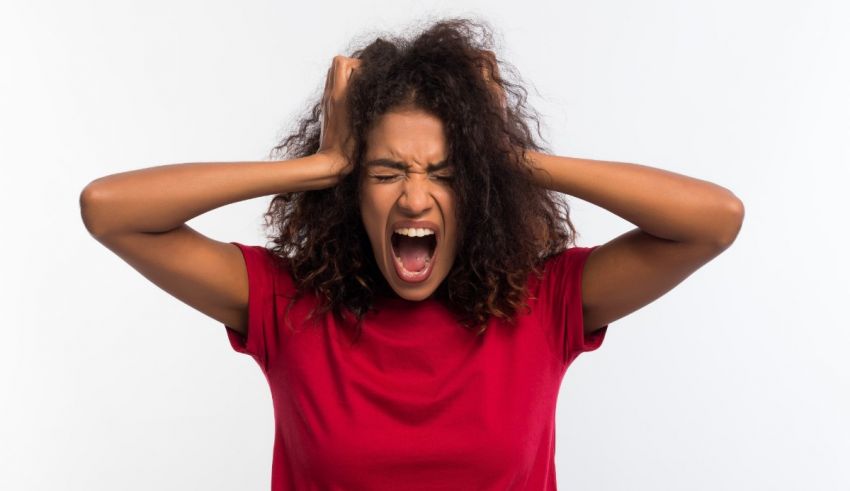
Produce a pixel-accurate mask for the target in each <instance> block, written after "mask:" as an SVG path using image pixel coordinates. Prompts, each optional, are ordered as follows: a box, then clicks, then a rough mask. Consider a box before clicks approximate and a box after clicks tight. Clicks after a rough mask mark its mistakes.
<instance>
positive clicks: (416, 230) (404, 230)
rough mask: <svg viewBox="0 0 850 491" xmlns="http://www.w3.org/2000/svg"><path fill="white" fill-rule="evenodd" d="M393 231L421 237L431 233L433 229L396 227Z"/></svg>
mask: <svg viewBox="0 0 850 491" xmlns="http://www.w3.org/2000/svg"><path fill="white" fill-rule="evenodd" d="M395 233H397V234H401V235H407V236H408V237H422V236H425V235H433V234H434V231H433V230H431V229H429V228H397V229H395Z"/></svg>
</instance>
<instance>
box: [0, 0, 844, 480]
mask: <svg viewBox="0 0 850 491" xmlns="http://www.w3.org/2000/svg"><path fill="white" fill-rule="evenodd" d="M452 5H453V6H449V2H434V3H432V4H431V6H429V7H428V8H423V7H421V6H420V2H399V1H383V2H380V1H379V2H368V3H367V2H362V3H358V2H338V3H337V4H333V5H331V4H325V3H322V2H272V1H265V2H262V1H244V0H240V1H238V2H237V1H232V2H223V1H167V2H166V1H138V2H127V1H115V0H109V1H106V0H101V1H79V2H47V1H13V2H9V1H4V2H3V3H2V7H0V63H2V74H1V75H0V146H2V148H0V151H2V153H0V162H2V164H0V166H2V167H0V171H1V172H2V174H1V175H0V181H2V184H3V185H2V192H0V200H2V201H0V214H2V215H0V219H2V222H0V223H2V226H3V231H4V232H3V240H2V241H0V247H2V251H0V252H2V259H3V266H2V283H0V286H2V295H0V301H2V312H3V314H4V316H5V318H4V320H3V322H2V323H0V326H2V327H0V329H2V342H0V488H2V489H6V490H54V489H63V490H116V489H122V490H152V489H157V490H188V489H209V490H212V489H215V490H265V489H268V486H269V478H270V466H271V457H272V442H273V415H272V406H271V398H270V394H269V391H268V387H267V384H266V380H265V379H264V378H263V376H262V373H261V372H260V370H259V368H258V367H257V365H256V364H255V363H254V361H253V360H252V359H251V358H250V357H248V356H245V355H241V354H238V353H235V352H233V351H232V350H231V348H230V346H229V343H228V341H227V339H226V335H225V330H224V327H223V326H222V325H220V324H218V323H217V322H215V321H213V320H212V319H210V318H208V317H206V316H204V315H203V314H201V313H199V312H197V311H195V310H193V309H191V308H189V307H187V306H185V305H184V304H182V303H180V302H179V301H178V300H176V299H174V298H173V297H171V296H170V295H168V294H167V293H165V292H164V291H162V290H160V289H159V288H157V287H155V286H154V285H153V284H151V283H150V282H148V281H147V280H146V279H145V278H144V277H142V276H141V275H140V274H139V273H137V272H136V271H135V270H133V269H132V268H131V267H130V266H128V265H127V264H126V263H124V262H123V261H122V260H121V259H120V258H119V257H117V256H115V255H114V254H112V253H111V252H110V251H109V250H107V249H106V248H104V247H103V246H101V245H100V244H99V243H98V242H96V241H95V240H94V239H93V238H91V237H90V236H89V234H88V233H87V231H86V230H85V228H84V226H83V223H82V220H81V219H80V215H79V207H78V197H79V193H80V191H81V190H82V188H83V187H84V186H85V185H86V184H87V183H88V182H90V181H91V180H93V179H95V178H97V177H100V176H104V175H107V174H112V173H116V172H121V171H125V170H130V169H136V168H141V167H149V166H153V165H161V164H166V163H184V162H204V161H246V160H263V159H265V158H266V155H267V153H268V151H269V150H270V149H271V147H272V146H273V145H274V144H275V143H276V142H277V140H278V137H279V136H280V135H281V134H282V133H283V131H284V130H286V129H288V126H289V124H290V123H291V122H292V121H293V118H294V116H295V115H296V114H298V113H300V112H301V111H302V110H303V109H305V108H306V107H307V103H308V102H310V103H311V102H313V101H314V100H315V99H316V98H317V97H319V95H320V91H321V89H322V84H323V83H324V76H325V71H326V69H327V67H328V65H329V63H330V60H331V58H332V57H333V55H335V54H350V50H349V51H346V50H347V49H349V48H350V44H351V42H352V41H353V40H357V39H364V40H371V39H373V38H374V37H376V36H378V35H380V34H381V32H399V31H401V30H403V29H404V28H405V27H407V26H410V25H412V24H411V23H412V22H414V21H416V20H417V19H427V18H438V17H442V16H449V15H468V16H470V17H473V18H480V19H483V20H486V21H488V22H490V24H491V25H492V26H494V27H495V29H496V32H495V34H496V36H497V41H498V43H499V47H498V54H499V56H500V58H505V59H506V60H508V61H509V62H511V63H512V64H513V65H514V66H516V67H517V69H518V71H519V73H520V74H521V75H522V77H523V81H524V82H525V83H526V85H527V87H528V88H529V91H530V103H531V104H532V105H533V106H534V107H536V108H537V109H539V110H540V112H541V113H542V114H543V116H544V122H545V126H544V127H543V134H544V136H545V137H546V138H547V140H548V141H549V142H550V143H551V144H552V147H553V149H554V150H555V152H556V153H558V154H560V155H568V156H576V157H585V158H594V159H604V160H618V161H624V162H634V163H641V164H644V165H650V166H654V167H659V168H663V169H666V170H670V171H673V172H678V173H681V174H686V175H689V176H693V177H697V178H700V179H705V180H708V181H711V182H715V183H717V184H720V185H722V186H724V187H727V188H729V189H730V190H732V191H733V192H734V193H735V194H736V195H737V196H738V197H740V198H741V199H742V200H743V202H744V204H745V206H746V218H745V223H744V226H743V229H742V230H741V233H740V235H739V236H738V239H737V241H736V242H735V244H734V245H733V246H732V247H731V248H730V249H728V250H727V251H726V252H724V253H723V254H722V255H721V256H719V257H718V258H716V259H715V260H714V261H712V262H710V263H709V264H707V265H706V266H704V267H703V268H702V269H700V270H699V271H697V272H696V273H694V274H693V275H692V276H691V277H689V278H688V279H687V280H685V282H684V283H682V284H681V285H679V286H678V287H676V288H675V289H674V290H673V291H671V292H670V293H668V294H667V295H665V296H664V297H662V298H661V299H659V300H657V301H655V302H653V303H652V304H650V305H648V306H646V307H645V308H643V309H641V310H639V311H638V312H635V313H634V314H632V315H630V316H628V317H626V318H623V319H620V320H618V321H616V322H614V323H612V324H611V326H610V327H609V331H608V334H607V338H606V341H605V342H604V343H603V345H602V347H601V348H599V350H597V351H595V352H591V353H587V354H585V355H583V356H582V357H581V358H579V359H578V360H577V361H576V362H575V363H574V364H573V365H572V366H571V367H570V369H569V371H568V373H567V375H566V377H565V379H564V383H563V385H562V391H561V394H560V399H559V404H558V413H557V417H558V419H557V436H558V440H557V452H556V460H557V477H558V484H559V486H560V487H561V488H563V489H569V490H572V491H578V490H624V489H639V490H665V489H670V490H672V489H687V490H718V489H724V490H727V489H729V490H753V489H759V490H762V489H764V490H767V489H769V490H800V489H806V490H837V489H850V467H848V466H847V463H848V458H850V418H848V416H847V415H848V414H850V360H848V348H850V342H848V341H850V322H848V321H847V315H846V314H845V311H844V309H845V308H846V305H847V303H848V300H850V287H848V274H850V268H848V260H847V255H846V253H842V252H841V251H846V248H847V239H848V233H847V226H848V220H847V218H846V215H847V212H848V211H850V206H848V192H847V186H848V177H850V171H848V164H850V123H849V122H848V118H849V117H850V62H848V60H850V29H848V19H850V8H848V4H847V3H845V2H842V1H841V0H832V1H829V0H817V1H811V0H809V1H802V0H798V1H776V0H772V1H768V0H759V1H754V0H750V1H742V0H713V1H704V2H697V1H677V0H666V1H662V0H646V1H641V2H630V1H625V0H619V1H613V0H608V1H594V2H583V1H582V2H577V1H567V2H563V1H559V2H535V1H525V2H520V3H517V2H509V3H505V4H504V5H494V4H493V3H492V2H484V1H481V2H452ZM268 200H269V197H266V198H260V199H256V200H250V201H247V202H242V203H237V204H233V205H230V206H226V207H222V208H220V209H217V210H213V211H211V212H209V213H207V214H205V215H202V216H200V217H198V218H196V219H194V220H192V221H191V222H190V225H191V226H192V227H195V228H196V229H198V230H199V231H201V232H203V233H205V234H207V235H209V236H211V237H214V238H216V239H219V240H223V241H230V240H235V241H240V242H243V243H251V244H264V243H265V240H264V237H262V235H261V229H260V224H261V213H262V212H263V211H265V208H266V205H267V203H268ZM571 202H572V204H573V209H574V212H573V217H574V221H575V223H576V226H577V227H578V229H579V231H580V232H581V237H580V240H579V245H595V244H600V243H603V242H605V241H607V240H610V239H612V238H614V237H616V236H617V235H619V234H621V233H623V232H625V231H627V230H629V229H631V228H632V227H633V225H632V224H630V223H628V222H626V221H624V220H622V219H620V218H619V217H617V216H616V215H613V214H611V213H610V212H608V211H606V210H604V209H602V208H600V207H597V206H596V205H593V204H591V203H587V202H584V201H581V200H578V199H576V198H574V199H572V200H571Z"/></svg>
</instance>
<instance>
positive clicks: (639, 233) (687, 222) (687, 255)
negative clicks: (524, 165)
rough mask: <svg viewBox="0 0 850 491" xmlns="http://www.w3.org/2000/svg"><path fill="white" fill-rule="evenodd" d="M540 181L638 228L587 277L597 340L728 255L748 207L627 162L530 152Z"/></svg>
mask: <svg viewBox="0 0 850 491" xmlns="http://www.w3.org/2000/svg"><path fill="white" fill-rule="evenodd" d="M526 157H527V158H528V160H529V161H530V163H531V164H532V169H533V176H534V180H535V182H536V183H537V184H538V185H540V186H543V187H545V188H547V189H550V190H553V191H558V192H561V193H565V194H568V195H571V196H575V197H577V198H581V199H583V200H585V201H587V202H590V203H593V204H595V205H597V206H600V207H602V208H605V209H606V210H608V211H610V212H612V213H614V214H616V215H618V216H620V217H621V218H623V219H625V220H628V221H629V222H631V223H633V224H635V225H636V226H637V228H635V229H633V230H631V231H629V232H626V233H624V234H622V235H620V236H618V237H616V238H614V239H612V240H610V241H609V242H607V243H605V244H602V245H601V246H599V247H598V248H597V249H595V250H594V251H593V253H592V254H591V255H590V256H589V257H588V259H587V263H586V264H585V267H584V273H583V276H582V298H583V302H582V304H583V306H584V309H583V311H584V321H585V325H584V330H585V332H586V333H590V332H592V331H594V330H596V329H600V328H602V327H603V326H606V325H607V324H609V323H610V322H613V321H614V320H616V319H619V318H622V317H624V316H626V315H628V314H629V313H631V312H634V311H636V310H638V309H640V308H641V307H643V306H645V305H647V304H649V303H650V302H652V301H653V300H655V299H657V298H659V297H661V296H662V295H664V294H665V293H667V292H668V291H670V290H671V289H673V287H675V286H676V285H678V284H679V283H681V282H682V281H683V280H684V279H685V278H687V277H688V276H690V275H691V273H693V272H694V271H696V270H697V269H699V268H700V267H702V266H703V265H704V264H706V263H707V262H709V261H710V260H711V259H713V258H714V257H716V256H718V255H719V254H720V253H721V252H723V251H724V250H725V249H726V248H728V247H729V246H730V245H731V244H732V242H733V241H734V240H735V237H736V236H737V235H738V231H739V230H740V229H741V225H742V224H743V219H744V205H743V203H742V202H741V200H740V199H738V197H737V196H735V195H734V194H733V193H732V192H731V191H729V190H728V189H726V188H724V187H722V186H718V185H717V184H713V183H710V182H707V181H703V180H700V179H695V178H692V177H688V176H684V175H681V174H676V173H673V172H668V171H665V170H661V169H657V168H653V167H649V166H645V165H640V164H630V163H623V162H608V161H601V160H590V159H579V158H572V157H560V156H555V155H547V154H544V153H540V152H533V151H528V152H526Z"/></svg>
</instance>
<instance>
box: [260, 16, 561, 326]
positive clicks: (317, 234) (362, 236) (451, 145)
mask: <svg viewBox="0 0 850 491" xmlns="http://www.w3.org/2000/svg"><path fill="white" fill-rule="evenodd" d="M477 31H482V32H483V34H484V35H483V40H481V39H480V36H478V34H477ZM489 39H490V36H489V34H488V33H487V31H486V29H483V28H482V26H480V25H479V24H476V23H473V22H471V21H468V20H464V19H450V20H445V21H441V22H437V23H435V24H433V25H432V26H430V27H428V28H427V29H426V30H424V31H423V32H421V33H419V34H418V35H416V36H414V37H413V38H412V39H402V38H389V39H386V38H378V39H376V40H374V41H373V42H371V43H369V44H368V45H366V46H365V47H363V48H361V49H358V50H356V51H355V52H354V53H353V54H352V55H351V57H353V58H358V59H359V60H361V64H360V67H359V68H358V69H357V71H356V75H355V76H352V78H351V80H350V81H349V87H348V104H349V111H350V125H351V135H352V136H353V137H354V141H355V143H354V152H353V155H352V156H351V157H352V162H353V164H354V168H353V170H352V172H350V173H349V174H348V175H346V176H345V177H344V178H343V179H342V180H341V181H340V183H339V184H338V185H336V186H334V187H332V188H327V189H321V190H313V191H306V192H301V193H290V194H282V195H278V196H275V198H274V199H273V200H272V203H271V205H270V207H269V211H268V212H267V213H266V220H267V227H270V228H273V231H274V233H273V234H272V235H271V238H272V239H273V241H274V243H275V247H274V251H275V252H276V253H277V254H278V255H280V256H283V257H287V258H288V264H289V268H290V270H291V271H292V275H293V279H294V280H295V282H296V285H297V286H298V287H299V292H304V291H306V290H313V291H315V292H317V293H318V294H319V297H320V298H321V299H322V300H323V307H322V308H321V309H320V311H321V312H326V311H328V310H331V309H333V310H334V311H335V312H336V313H338V314H343V313H344V310H348V311H350V312H351V313H353V314H354V315H355V316H356V317H357V319H358V320H360V319H362V317H363V315H365V313H366V312H367V310H368V309H369V308H370V307H372V305H373V300H374V298H375V296H376V295H378V294H387V295H398V296H399V297H401V298H404V299H407V300H411V301H419V300H424V299H426V298H430V297H434V298H438V299H440V300H441V301H444V302H445V303H446V304H447V306H448V307H450V308H451V309H452V310H453V311H454V312H456V313H457V314H458V317H459V321H460V322H461V323H463V324H464V325H465V326H467V327H469V328H474V329H478V330H479V331H480V332H483V328H484V326H485V323H486V321H487V319H488V318H489V317H490V316H496V317H500V318H503V319H505V320H511V319H513V317H514V316H515V315H516V313H518V311H519V309H520V308H521V307H523V306H524V305H523V304H524V301H525V298H526V295H527V293H528V292H527V291H526V289H525V286H526V282H527V279H528V275H529V273H531V272H532V271H534V270H536V268H537V267H538V266H539V265H540V263H541V262H542V260H544V259H546V258H547V257H549V256H551V255H552V254H554V253H557V252H560V251H561V250H563V249H564V248H565V247H567V246H568V245H569V243H571V242H572V241H573V236H574V234H575V231H574V229H573V226H572V223H571V222H570V220H569V213H568V212H569V208H568V207H567V206H566V205H565V204H562V203H559V202H558V201H557V200H556V199H555V196H554V195H553V194H552V193H550V192H549V191H547V190H545V189H542V188H539V187H537V186H536V185H535V184H534V182H533V181H532V178H531V176H532V174H531V170H530V168H529V163H528V162H527V161H526V160H525V158H524V154H523V151H524V150H538V151H540V150H543V149H542V147H541V146H539V145H538V144H537V143H536V142H535V141H534V139H533V137H532V135H531V132H530V131H529V128H528V126H527V124H526V122H525V120H526V119H529V120H533V121H535V122H537V118H536V117H534V115H533V114H531V111H530V110H529V109H528V108H527V107H526V105H525V90H524V89H523V88H522V87H521V86H520V85H518V84H514V83H511V82H509V81H507V80H505V79H503V78H502V77H501V76H500V75H499V72H500V70H498V69H497V68H496V67H494V66H493V67H491V68H490V69H489V73H492V74H494V76H493V78H492V81H491V82H488V81H487V80H485V78H484V76H483V74H482V68H484V67H487V66H488V64H489V63H492V60H493V58H491V56H490V55H489V53H488V51H490V52H492V51H491V50H492V47H491V46H490V42H489ZM493 85H495V86H496V87H498V88H501V89H502V90H503V91H504V94H505V96H508V100H510V99H511V96H512V98H513V99H515V102H514V103H513V104H511V103H506V107H502V105H501V101H500V99H499V94H497V93H495V92H494V91H493V90H491V87H492V86H493ZM320 108H321V101H317V102H316V103H315V104H314V105H313V106H312V110H311V112H310V114H308V115H307V116H306V117H305V118H303V119H302V120H301V122H300V125H299V127H298V128H297V130H296V131H295V132H293V133H292V134H290V135H289V136H288V137H286V138H285V139H284V140H283V141H282V142H281V143H280V144H279V145H278V146H276V147H275V149H274V151H273V157H274V158H278V159H286V158H295V157H302V156H307V155H311V154H313V153H315V152H316V151H317V150H318V148H319V137H320V130H321V123H320V115H319V113H320ZM538 124H539V123H538ZM437 164H440V165H439V168H435V167H434V166H437ZM429 166H430V168H429ZM408 220H410V221H413V222H416V221H427V222H431V225H430V228H433V229H434V232H436V233H435V236H434V237H435V238H436V244H435V243H434V242H433V240H431V239H429V238H427V237H425V238H414V237H401V236H400V235H401V234H395V232H397V231H399V230H398V229H399V228H410V227H404V225H405V224H404V223H401V222H404V221H408ZM407 225H410V224H407ZM412 225H419V224H416V223H414V224H412ZM401 232H403V233H407V234H410V231H409V230H406V231H405V230H402V231H401ZM420 233H421V232H420ZM413 235H418V234H417V233H413ZM432 249H433V252H432ZM423 255H424V256H425V257H424V258H423V257H422V256H423ZM429 255H430V257H431V258H432V260H431V261H430V264H428V265H427V268H429V269H430V271H429V272H427V274H428V276H427V278H426V279H424V280H423V281H420V282H415V281H412V280H414V279H415V278H412V277H410V276H408V275H407V274H406V273H405V272H404V270H403V269H401V268H400V266H401V265H404V264H407V265H408V267H409V268H413V269H418V268H420V267H423V266H424V264H423V259H425V260H426V262H428V260H427V258H428V257H429ZM397 256H401V258H402V259H401V264H399V262H398V261H397V260H396V259H394V258H395V257H397ZM358 326H359V322H358Z"/></svg>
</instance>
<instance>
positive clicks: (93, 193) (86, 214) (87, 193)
mask: <svg viewBox="0 0 850 491" xmlns="http://www.w3.org/2000/svg"><path fill="white" fill-rule="evenodd" d="M102 199H103V193H101V191H100V190H98V189H97V186H95V185H94V181H93V182H91V183H89V184H88V185H87V186H86V187H84V188H83V190H82V191H81V192H80V198H79V203H80V218H82V220H83V225H84V226H85V227H86V230H87V231H88V232H89V234H91V235H92V236H93V237H97V236H99V235H101V234H102V233H103V231H102V227H101V226H100V220H98V219H97V216H98V210H99V209H101V208H102V206H101V205H100V204H98V203H100V202H101V201H102Z"/></svg>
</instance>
